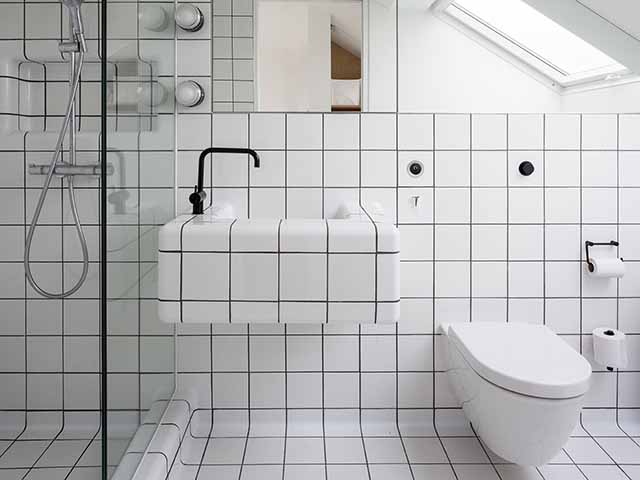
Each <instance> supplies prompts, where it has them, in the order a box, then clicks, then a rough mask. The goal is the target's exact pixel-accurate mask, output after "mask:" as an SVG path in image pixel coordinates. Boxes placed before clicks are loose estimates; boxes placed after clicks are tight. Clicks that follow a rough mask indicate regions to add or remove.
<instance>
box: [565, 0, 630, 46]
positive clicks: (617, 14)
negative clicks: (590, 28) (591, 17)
mask: <svg viewBox="0 0 640 480" xmlns="http://www.w3.org/2000/svg"><path fill="white" fill-rule="evenodd" d="M576 1H578V3H581V4H582V5H584V6H585V7H587V8H590V9H591V10H593V11H594V12H596V13H597V14H598V15H600V16H602V17H604V18H605V19H607V20H608V21H609V22H611V23H613V24H614V25H616V26H617V27H618V28H620V29H621V30H624V31H625V32H626V33H628V34H629V35H632V36H633V37H635V38H636V39H637V40H639V41H640V2H639V1H638V0H576Z"/></svg>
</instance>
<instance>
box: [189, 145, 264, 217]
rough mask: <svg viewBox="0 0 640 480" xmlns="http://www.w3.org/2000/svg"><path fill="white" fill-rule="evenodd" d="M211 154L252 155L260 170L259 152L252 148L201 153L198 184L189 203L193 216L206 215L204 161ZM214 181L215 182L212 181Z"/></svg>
mask: <svg viewBox="0 0 640 480" xmlns="http://www.w3.org/2000/svg"><path fill="white" fill-rule="evenodd" d="M210 153H231V154H235V155H251V157H253V166H254V167H255V168H260V155H258V152H256V151H255V150H253V149H251V148H223V147H209V148H205V149H204V150H203V151H202V152H200V159H199V160H198V184H197V185H196V186H195V188H194V191H193V193H192V194H191V195H189V202H190V203H191V205H193V214H194V215H202V214H203V213H204V201H205V199H206V198H207V194H206V192H205V191H204V187H203V185H204V160H205V158H206V157H207V155H209V154H210ZM212 181H213V180H212Z"/></svg>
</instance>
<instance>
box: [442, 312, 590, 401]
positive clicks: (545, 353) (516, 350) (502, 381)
mask: <svg viewBox="0 0 640 480" xmlns="http://www.w3.org/2000/svg"><path fill="white" fill-rule="evenodd" d="M448 334H449V338H450V339H451V341H452V342H453V344H454V345H455V346H456V347H457V348H458V349H459V351H460V353H461V354H462V356H463V357H464V359H465V360H466V361H467V362H468V363H469V366H470V367H471V368H472V369H473V370H474V371H475V372H476V373H477V374H478V375H480V376H481V377H482V378H484V379H485V380H487V381H489V382H491V383H493V384H494V385H497V386H498V387H501V388H503V389H506V390H510V391H512V392H516V393H519V394H522V395H527V396H531V397H538V398H546V399H567V398H573V397H578V396H581V395H584V394H585V393H586V392H587V390H588V389H589V378H590V376H591V365H589V362H587V361H586V360H585V359H584V357H582V356H581V355H580V354H579V353H578V352H576V351H575V350H574V349H573V348H571V347H570V346H569V345H568V344H567V343H565V342H564V340H562V339H561V338H560V337H558V336H557V335H556V334H555V333H554V332H552V331H551V330H549V329H548V328H547V327H546V326H544V325H529V324H518V323H493V322H487V323H484V322H483V323H456V324H451V325H449V329H448Z"/></svg>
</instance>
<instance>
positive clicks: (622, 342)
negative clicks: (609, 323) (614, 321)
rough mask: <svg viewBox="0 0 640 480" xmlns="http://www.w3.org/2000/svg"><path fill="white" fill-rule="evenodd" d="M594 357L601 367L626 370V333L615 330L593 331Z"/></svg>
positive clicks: (600, 329)
mask: <svg viewBox="0 0 640 480" xmlns="http://www.w3.org/2000/svg"><path fill="white" fill-rule="evenodd" d="M593 355H594V359H595V361H596V362H597V363H599V364H600V365H603V366H605V367H614V368H624V367H626V366H627V341H626V337H625V335H624V333H622V332H621V331H619V330H614V329H613V328H596V329H595V330H594V331H593Z"/></svg>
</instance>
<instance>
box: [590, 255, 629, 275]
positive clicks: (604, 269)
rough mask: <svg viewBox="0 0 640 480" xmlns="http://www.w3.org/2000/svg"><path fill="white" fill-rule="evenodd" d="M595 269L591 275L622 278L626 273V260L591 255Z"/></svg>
mask: <svg viewBox="0 0 640 480" xmlns="http://www.w3.org/2000/svg"><path fill="white" fill-rule="evenodd" d="M591 264H592V265H593V271H592V272H591V275H593V276H594V277H600V278H622V277H624V273H625V266H624V262H623V261H622V260H620V259H619V258H602V257H591Z"/></svg>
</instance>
